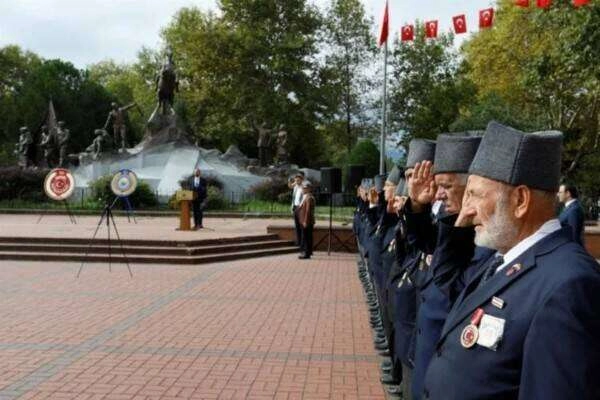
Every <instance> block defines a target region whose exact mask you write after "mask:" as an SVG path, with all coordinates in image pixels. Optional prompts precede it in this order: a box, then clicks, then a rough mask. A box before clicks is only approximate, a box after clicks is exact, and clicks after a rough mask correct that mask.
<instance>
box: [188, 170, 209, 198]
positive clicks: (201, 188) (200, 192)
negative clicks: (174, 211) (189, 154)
mask: <svg viewBox="0 0 600 400" xmlns="http://www.w3.org/2000/svg"><path fill="white" fill-rule="evenodd" d="M188 185H189V186H190V190H193V191H194V192H196V199H195V200H194V202H196V203H202V202H203V201H204V200H206V196H207V195H208V193H207V189H208V187H207V184H206V179H204V178H202V177H200V185H198V186H194V177H193V176H192V177H191V178H190V179H189V182H188Z"/></svg>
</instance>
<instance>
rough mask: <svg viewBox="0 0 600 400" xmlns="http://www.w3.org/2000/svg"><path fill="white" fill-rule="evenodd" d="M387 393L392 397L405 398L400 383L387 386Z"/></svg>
mask: <svg viewBox="0 0 600 400" xmlns="http://www.w3.org/2000/svg"><path fill="white" fill-rule="evenodd" d="M387 394H388V396H389V397H391V398H394V399H401V398H403V395H402V387H401V386H400V385H390V386H388V387H387Z"/></svg>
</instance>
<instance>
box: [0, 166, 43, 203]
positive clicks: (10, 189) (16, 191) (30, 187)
mask: <svg viewBox="0 0 600 400" xmlns="http://www.w3.org/2000/svg"><path fill="white" fill-rule="evenodd" d="M48 172H50V170H49V169H21V168H19V167H4V168H0V176H1V177H2V179H0V199H2V200H13V199H19V200H27V201H44V200H46V198H47V197H46V194H45V193H44V179H45V178H46V175H47V174H48Z"/></svg>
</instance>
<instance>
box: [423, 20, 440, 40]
mask: <svg viewBox="0 0 600 400" xmlns="http://www.w3.org/2000/svg"><path fill="white" fill-rule="evenodd" d="M437 31H438V22H437V20H435V21H427V22H425V37H428V38H436V37H437Z"/></svg>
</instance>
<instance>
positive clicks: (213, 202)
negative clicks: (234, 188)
mask: <svg viewBox="0 0 600 400" xmlns="http://www.w3.org/2000/svg"><path fill="white" fill-rule="evenodd" d="M225 208H227V201H226V200H225V196H224V195H223V191H222V190H220V189H219V188H217V187H215V186H209V187H208V188H207V191H206V209H207V210H223V209H225Z"/></svg>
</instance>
